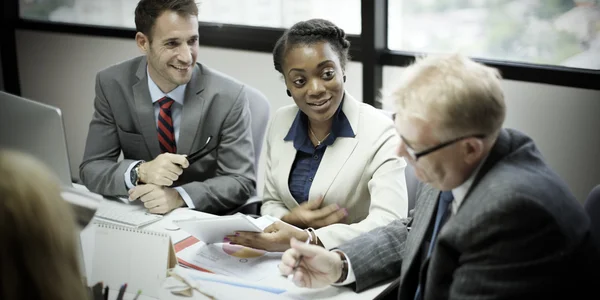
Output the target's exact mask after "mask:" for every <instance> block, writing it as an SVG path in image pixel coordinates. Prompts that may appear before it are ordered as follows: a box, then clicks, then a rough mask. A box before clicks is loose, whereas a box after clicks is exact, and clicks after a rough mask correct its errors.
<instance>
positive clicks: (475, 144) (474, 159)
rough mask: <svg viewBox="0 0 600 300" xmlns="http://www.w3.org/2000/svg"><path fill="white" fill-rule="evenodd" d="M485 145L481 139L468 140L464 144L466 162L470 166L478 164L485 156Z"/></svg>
mask: <svg viewBox="0 0 600 300" xmlns="http://www.w3.org/2000/svg"><path fill="white" fill-rule="evenodd" d="M483 148H484V144H483V141H482V140H481V139H478V138H468V139H466V140H464V141H463V142H462V149H463V153H464V158H465V162H466V163H467V164H469V165H471V164H475V163H478V162H479V161H480V160H481V158H482V156H483V150H484V149H483Z"/></svg>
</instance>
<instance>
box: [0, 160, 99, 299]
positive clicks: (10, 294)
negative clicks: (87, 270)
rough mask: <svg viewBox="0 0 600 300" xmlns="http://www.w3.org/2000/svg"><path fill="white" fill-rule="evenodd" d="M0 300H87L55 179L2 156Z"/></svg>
mask: <svg viewBox="0 0 600 300" xmlns="http://www.w3.org/2000/svg"><path fill="white" fill-rule="evenodd" d="M0 174H2V180H0V244H1V245H2V247H0V278H1V280H0V299H5V300H12V299H48V300H53V299H67V300H71V299H72V300H80V299H86V298H87V295H86V291H85V287H84V282H83V280H82V279H83V277H82V275H81V274H80V271H79V270H80V268H79V265H78V259H77V250H76V239H75V234H76V231H75V221H74V218H73V214H72V211H71V208H70V207H69V206H68V204H67V203H66V202H65V201H64V200H63V199H62V197H61V195H60V186H59V184H58V181H57V180H56V179H55V176H53V175H51V173H50V171H49V170H48V169H47V168H46V167H45V166H44V165H43V164H42V163H41V162H39V161H37V160H36V159H34V158H32V157H31V156H29V155H25V154H21V153H17V152H13V151H7V150H0Z"/></svg>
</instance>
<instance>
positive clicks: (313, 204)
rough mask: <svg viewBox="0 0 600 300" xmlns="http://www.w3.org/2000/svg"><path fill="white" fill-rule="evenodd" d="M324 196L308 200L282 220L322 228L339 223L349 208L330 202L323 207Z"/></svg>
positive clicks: (302, 226) (303, 226)
mask: <svg viewBox="0 0 600 300" xmlns="http://www.w3.org/2000/svg"><path fill="white" fill-rule="evenodd" d="M321 204H323V196H320V197H319V198H318V199H317V200H315V201H306V202H304V203H302V204H300V205H299V206H298V207H296V208H294V209H292V211H291V212H290V213H289V214H287V215H285V216H283V217H282V218H281V220H282V221H284V222H286V223H289V224H292V225H294V226H297V227H300V228H308V227H312V228H315V229H316V228H321V227H325V226H327V225H331V224H335V223H339V222H340V221H342V220H343V219H344V218H345V217H346V216H348V210H346V209H345V208H340V206H339V205H337V204H330V205H328V206H325V207H323V208H319V207H321Z"/></svg>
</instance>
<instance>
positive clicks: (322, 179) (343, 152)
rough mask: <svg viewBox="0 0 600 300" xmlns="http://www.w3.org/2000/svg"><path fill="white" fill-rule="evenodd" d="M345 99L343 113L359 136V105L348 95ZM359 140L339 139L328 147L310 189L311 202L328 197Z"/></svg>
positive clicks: (355, 138) (356, 138)
mask: <svg viewBox="0 0 600 300" xmlns="http://www.w3.org/2000/svg"><path fill="white" fill-rule="evenodd" d="M344 97H346V99H345V100H344V106H342V111H343V112H344V114H345V115H346V118H348V121H349V122H350V126H352V130H353V131H354V133H355V134H357V133H358V132H360V128H358V126H359V124H358V123H359V119H360V107H359V104H358V102H357V101H356V100H354V99H353V98H352V97H351V96H350V95H349V94H348V93H346V95H345V96H344ZM359 138H360V137H354V138H347V137H338V138H337V139H336V140H335V142H334V143H333V144H332V145H330V146H327V149H326V150H325V154H324V155H323V158H322V160H321V164H320V165H319V169H318V170H317V174H315V178H314V180H313V183H312V186H311V188H310V193H309V197H308V199H309V200H311V199H316V197H318V196H320V195H323V197H325V196H326V194H327V191H328V190H329V188H330V187H331V184H333V181H334V180H335V178H336V177H337V175H338V174H339V172H340V171H341V170H342V167H344V164H346V161H348V158H350V155H351V154H352V152H354V148H356V145H357V144H358V139H359Z"/></svg>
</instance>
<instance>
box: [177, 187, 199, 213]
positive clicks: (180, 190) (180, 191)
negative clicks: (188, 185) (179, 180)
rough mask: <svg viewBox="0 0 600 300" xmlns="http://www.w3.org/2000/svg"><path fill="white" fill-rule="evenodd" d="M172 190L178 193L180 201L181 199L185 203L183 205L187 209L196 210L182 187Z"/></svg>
mask: <svg viewBox="0 0 600 300" xmlns="http://www.w3.org/2000/svg"><path fill="white" fill-rule="evenodd" d="M174 189H175V190H176V191H177V192H178V193H179V195H180V196H181V199H183V202H185V205H187V207H189V208H191V209H194V208H196V206H195V205H194V202H193V201H192V198H191V197H190V195H189V194H188V193H187V192H186V191H185V190H184V189H183V188H182V187H180V186H178V187H174Z"/></svg>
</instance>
